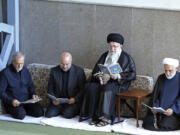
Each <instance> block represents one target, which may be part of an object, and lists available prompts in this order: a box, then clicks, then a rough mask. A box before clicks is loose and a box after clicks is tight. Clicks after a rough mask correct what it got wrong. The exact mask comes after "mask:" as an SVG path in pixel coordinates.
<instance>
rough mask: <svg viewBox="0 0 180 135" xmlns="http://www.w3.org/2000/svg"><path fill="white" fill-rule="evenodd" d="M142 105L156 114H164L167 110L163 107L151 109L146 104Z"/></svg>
mask: <svg viewBox="0 0 180 135" xmlns="http://www.w3.org/2000/svg"><path fill="white" fill-rule="evenodd" d="M142 105H144V106H146V107H147V108H149V109H151V110H152V111H155V112H159V113H164V112H165V110H164V109H163V108H162V107H150V106H148V105H146V104H144V103H142Z"/></svg>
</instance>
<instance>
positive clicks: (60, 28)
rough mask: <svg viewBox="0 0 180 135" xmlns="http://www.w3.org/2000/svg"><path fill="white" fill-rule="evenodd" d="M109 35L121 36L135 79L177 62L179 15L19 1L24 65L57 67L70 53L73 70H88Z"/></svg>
mask: <svg viewBox="0 0 180 135" xmlns="http://www.w3.org/2000/svg"><path fill="white" fill-rule="evenodd" d="M110 32H118V33H121V34H122V35H123V36H124V38H125V44H124V50H125V51H127V52H128V53H129V54H131V55H132V57H133V58H134V60H135V63H136V67H137V73H138V74H141V75H149V76H153V77H154V78H156V77H157V75H158V74H159V73H161V72H163V67H162V64H161V61H162V59H163V58H164V57H174V58H177V59H179V58H180V57H179V55H180V47H179V42H180V38H179V37H180V12H179V11H168V10H156V9H140V8H131V7H117V6H116V7H115V6H105V5H104V6H103V5H89V4H77V3H76V4H75V3H63V2H48V1H45V0H20V49H21V51H23V52H25V54H26V63H27V64H29V63H33V62H36V63H45V64H58V63H59V55H60V54H61V53H62V52H63V51H70V52H71V53H72V55H73V62H74V63H75V64H77V65H80V66H82V67H87V68H92V67H93V65H94V64H95V62H96V61H97V59H98V57H99V56H100V54H102V53H103V52H104V51H106V50H107V49H108V45H107V43H106V36H107V34H109V33H110Z"/></svg>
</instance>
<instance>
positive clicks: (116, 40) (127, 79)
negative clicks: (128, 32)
mask: <svg viewBox="0 0 180 135" xmlns="http://www.w3.org/2000/svg"><path fill="white" fill-rule="evenodd" d="M107 42H108V43H109V51H107V52H105V53H103V54H102V55H101V57H100V59H99V60H98V61H97V63H96V65H95V67H94V69H93V72H92V79H91V82H90V83H87V84H86V86H85V90H86V91H85V97H84V101H83V105H82V109H81V117H80V120H79V121H82V120H85V119H88V118H92V121H91V122H90V123H89V124H90V125H96V126H105V125H107V124H109V123H110V119H113V118H114V117H115V106H116V104H117V96H116V94H117V93H119V92H123V91H126V90H128V88H129V86H130V84H131V81H132V80H134V79H135V78H136V68H135V63H134V61H133V59H132V57H131V56H130V55H129V54H127V53H126V52H125V51H123V50H122V46H123V43H124V38H123V37H122V35H120V34H117V33H111V34H109V35H108V37H107ZM116 63H119V65H120V66H121V68H122V72H121V73H117V74H103V75H102V77H101V75H100V76H98V75H97V73H98V72H99V71H100V69H99V67H98V64H103V65H105V66H109V65H113V64H116ZM94 75H97V76H94ZM108 76H109V77H108ZM108 78H110V79H108Z"/></svg>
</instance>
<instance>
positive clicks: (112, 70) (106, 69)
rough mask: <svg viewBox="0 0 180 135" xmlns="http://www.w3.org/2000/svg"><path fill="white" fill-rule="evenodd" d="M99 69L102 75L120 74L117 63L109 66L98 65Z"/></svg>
mask: <svg viewBox="0 0 180 135" xmlns="http://www.w3.org/2000/svg"><path fill="white" fill-rule="evenodd" d="M98 66H99V69H100V71H101V72H103V73H104V74H119V73H121V72H122V69H121V66H120V65H119V63H116V64H113V65H110V66H104V65H102V64H98Z"/></svg>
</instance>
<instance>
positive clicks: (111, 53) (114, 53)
mask: <svg viewBox="0 0 180 135" xmlns="http://www.w3.org/2000/svg"><path fill="white" fill-rule="evenodd" d="M121 51H122V49H121V48H119V49H118V50H116V52H110V51H109V54H110V55H111V56H113V55H118V54H119V52H121Z"/></svg>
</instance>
